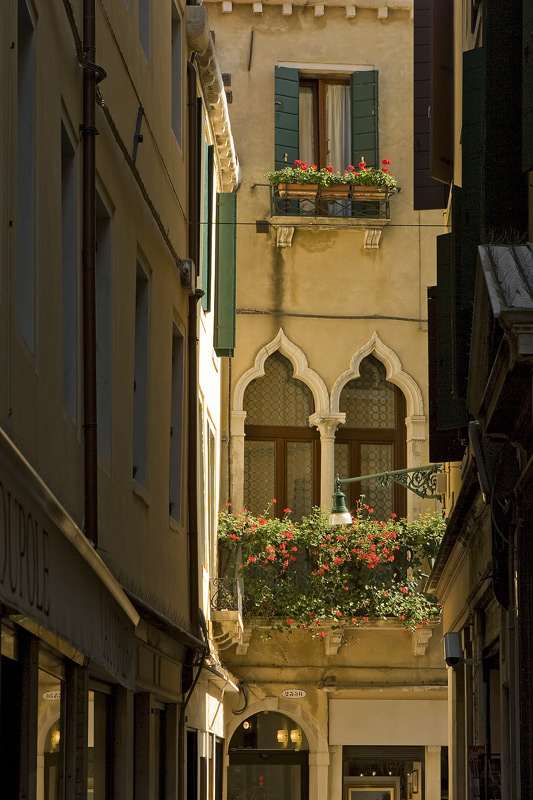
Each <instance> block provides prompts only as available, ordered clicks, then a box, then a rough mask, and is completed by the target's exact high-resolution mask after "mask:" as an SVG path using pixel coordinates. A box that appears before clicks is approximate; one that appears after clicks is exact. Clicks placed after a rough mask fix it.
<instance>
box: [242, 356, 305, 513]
mask: <svg viewBox="0 0 533 800" xmlns="http://www.w3.org/2000/svg"><path fill="white" fill-rule="evenodd" d="M244 409H245V411H246V414H247V416H246V426H245V436H246V438H245V443H244V503H245V506H246V508H248V509H249V510H250V511H252V512H253V513H255V514H261V513H263V511H264V510H265V509H266V508H267V506H269V504H270V501H271V500H272V499H275V500H276V501H277V502H276V504H273V505H271V507H270V514H271V516H275V515H277V516H280V517H282V516H283V513H284V509H285V508H290V509H291V511H292V515H291V518H292V519H300V518H301V517H302V515H304V514H308V513H309V512H310V511H311V509H312V507H313V506H314V505H317V504H318V502H319V478H320V438H319V434H318V431H317V430H316V429H315V428H311V427H310V426H309V416H310V415H311V414H312V413H313V410H314V406H313V396H312V394H311V391H310V389H309V388H308V387H307V386H306V385H305V384H304V383H302V382H301V381H299V380H297V379H296V378H294V376H293V369H292V365H291V363H290V361H289V360H288V359H287V358H285V357H284V356H283V355H281V353H279V352H275V353H273V354H272V355H271V356H270V357H269V358H268V359H267V360H266V362H265V375H264V377H263V378H257V379H256V380H254V381H252V382H251V383H250V384H249V386H248V387H247V389H246V392H245V395H244Z"/></svg>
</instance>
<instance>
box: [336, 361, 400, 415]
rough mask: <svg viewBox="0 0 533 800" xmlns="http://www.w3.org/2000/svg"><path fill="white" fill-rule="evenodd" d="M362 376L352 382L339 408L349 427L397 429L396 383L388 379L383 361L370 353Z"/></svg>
mask: <svg viewBox="0 0 533 800" xmlns="http://www.w3.org/2000/svg"><path fill="white" fill-rule="evenodd" d="M359 373H360V377H359V378H356V379H355V380H353V381H349V383H347V384H346V386H345V387H344V388H343V390H342V392H341V397H340V404H339V405H340V410H341V411H344V412H346V422H345V427H346V428H394V427H395V425H396V419H395V402H394V401H395V397H394V386H393V385H392V384H391V383H389V382H388V381H387V379H386V376H387V373H386V371H385V367H384V365H383V364H382V363H381V361H378V359H377V358H375V356H372V355H370V356H367V357H366V358H365V359H364V360H363V361H362V362H361V365H360V368H359Z"/></svg>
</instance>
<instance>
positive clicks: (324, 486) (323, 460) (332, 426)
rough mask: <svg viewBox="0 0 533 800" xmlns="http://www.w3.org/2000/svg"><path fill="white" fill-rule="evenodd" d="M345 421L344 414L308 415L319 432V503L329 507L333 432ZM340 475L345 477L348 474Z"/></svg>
mask: <svg viewBox="0 0 533 800" xmlns="http://www.w3.org/2000/svg"><path fill="white" fill-rule="evenodd" d="M345 421H346V414H345V413H344V412H339V413H338V414H322V413H320V412H316V413H315V414H311V416H310V417H309V424H310V425H314V426H315V428H317V429H318V431H319V433H320V505H321V506H322V508H331V497H332V494H333V482H334V480H335V433H336V431H337V428H338V426H339V425H341V424H342V423H343V422H345ZM342 477H344V478H347V477H349V476H348V475H343V476H342Z"/></svg>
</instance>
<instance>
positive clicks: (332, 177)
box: [266, 158, 398, 191]
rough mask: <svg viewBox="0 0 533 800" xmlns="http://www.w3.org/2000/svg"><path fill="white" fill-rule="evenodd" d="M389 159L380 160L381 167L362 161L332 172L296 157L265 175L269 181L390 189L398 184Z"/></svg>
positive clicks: (331, 169) (330, 169)
mask: <svg viewBox="0 0 533 800" xmlns="http://www.w3.org/2000/svg"><path fill="white" fill-rule="evenodd" d="M389 164H390V161H389V160H388V159H386V158H384V159H383V161H382V165H383V166H382V167H380V168H378V167H367V165H366V164H365V162H364V161H361V162H359V165H358V168H357V169H356V168H355V167H354V166H353V165H352V164H350V165H349V166H348V168H347V169H345V170H344V172H334V171H333V167H331V166H328V167H323V168H322V169H318V167H317V166H316V164H309V165H308V164H306V163H305V162H304V161H300V160H299V159H296V161H295V162H294V164H293V165H291V166H287V167H283V169H278V170H276V171H275V172H267V173H266V177H267V178H268V180H269V181H270V183H275V184H277V183H300V184H318V185H319V186H339V185H348V186H378V187H385V188H387V189H389V190H390V191H392V190H394V189H395V188H396V186H397V184H398V181H397V180H396V178H394V177H393V176H392V175H391V174H390V172H389V167H388V165H389Z"/></svg>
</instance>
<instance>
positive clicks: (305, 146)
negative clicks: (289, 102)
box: [298, 86, 315, 164]
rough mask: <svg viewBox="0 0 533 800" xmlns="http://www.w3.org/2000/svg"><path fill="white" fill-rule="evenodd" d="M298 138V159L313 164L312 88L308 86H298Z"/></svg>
mask: <svg viewBox="0 0 533 800" xmlns="http://www.w3.org/2000/svg"><path fill="white" fill-rule="evenodd" d="M299 101H300V109H299V119H298V138H299V150H300V155H299V158H300V161H305V162H306V163H307V164H313V163H314V160H315V156H314V152H315V141H314V138H315V137H314V125H313V90H312V89H311V87H310V86H300V92H299Z"/></svg>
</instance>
